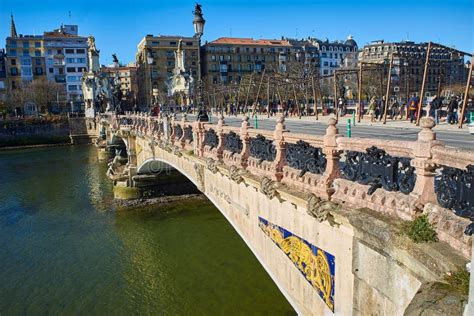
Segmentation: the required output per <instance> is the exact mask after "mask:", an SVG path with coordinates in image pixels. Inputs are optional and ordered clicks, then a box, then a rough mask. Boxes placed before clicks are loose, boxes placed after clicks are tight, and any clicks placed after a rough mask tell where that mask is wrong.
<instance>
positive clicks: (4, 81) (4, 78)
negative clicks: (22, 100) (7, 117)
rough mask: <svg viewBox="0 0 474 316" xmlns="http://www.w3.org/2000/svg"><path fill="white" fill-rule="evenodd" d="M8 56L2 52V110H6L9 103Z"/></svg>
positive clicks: (0, 54) (0, 94) (0, 107)
mask: <svg viewBox="0 0 474 316" xmlns="http://www.w3.org/2000/svg"><path fill="white" fill-rule="evenodd" d="M6 59H7V55H6V54H5V50H4V49H1V50H0V110H3V109H5V107H6V101H7V68H6Z"/></svg>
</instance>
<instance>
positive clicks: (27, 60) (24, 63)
mask: <svg viewBox="0 0 474 316" xmlns="http://www.w3.org/2000/svg"><path fill="white" fill-rule="evenodd" d="M21 65H22V66H31V58H22V59H21Z"/></svg>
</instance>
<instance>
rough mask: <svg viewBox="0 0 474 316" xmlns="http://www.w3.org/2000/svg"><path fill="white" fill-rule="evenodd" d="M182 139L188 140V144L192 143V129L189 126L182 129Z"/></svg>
mask: <svg viewBox="0 0 474 316" xmlns="http://www.w3.org/2000/svg"><path fill="white" fill-rule="evenodd" d="M184 139H185V140H189V142H192V141H193V140H194V139H193V128H192V127H191V126H187V127H185V128H184Z"/></svg>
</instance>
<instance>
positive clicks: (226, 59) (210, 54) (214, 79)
mask: <svg viewBox="0 0 474 316" xmlns="http://www.w3.org/2000/svg"><path fill="white" fill-rule="evenodd" d="M202 51H203V59H202V62H203V80H204V81H205V85H206V86H210V85H212V84H218V83H222V84H227V83H232V82H240V81H241V79H242V78H243V76H244V75H245V74H250V73H253V72H257V73H261V72H263V71H264V70H265V71H267V72H285V71H286V69H287V65H288V62H289V60H290V58H291V57H290V54H291V53H294V52H295V49H294V47H293V46H292V45H291V44H290V42H289V41H288V40H286V39H282V40H265V39H260V40H255V39H252V38H231V37H221V38H218V39H216V40H214V41H212V42H208V43H206V44H205V45H204V46H203V49H202Z"/></svg>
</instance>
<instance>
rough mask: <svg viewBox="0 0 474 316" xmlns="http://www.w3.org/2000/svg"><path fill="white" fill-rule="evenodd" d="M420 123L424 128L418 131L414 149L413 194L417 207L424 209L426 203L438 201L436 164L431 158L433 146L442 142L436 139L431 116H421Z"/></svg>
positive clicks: (412, 163) (412, 162)
mask: <svg viewBox="0 0 474 316" xmlns="http://www.w3.org/2000/svg"><path fill="white" fill-rule="evenodd" d="M420 125H421V127H422V130H421V131H420V132H419V133H418V140H417V141H416V144H415V148H414V149H413V156H414V159H412V160H411V165H412V167H414V168H415V170H416V183H415V188H414V189H413V191H412V192H411V195H413V196H415V197H416V198H417V200H416V204H415V206H416V208H418V209H423V206H424V205H425V204H426V203H436V201H437V200H436V193H435V191H434V178H435V170H436V164H435V163H434V162H433V161H432V160H431V158H432V155H431V148H433V146H434V145H439V144H440V143H439V142H438V141H436V133H435V132H433V130H432V129H433V127H434V126H435V121H434V120H433V119H432V118H431V117H423V118H421V121H420Z"/></svg>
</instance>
